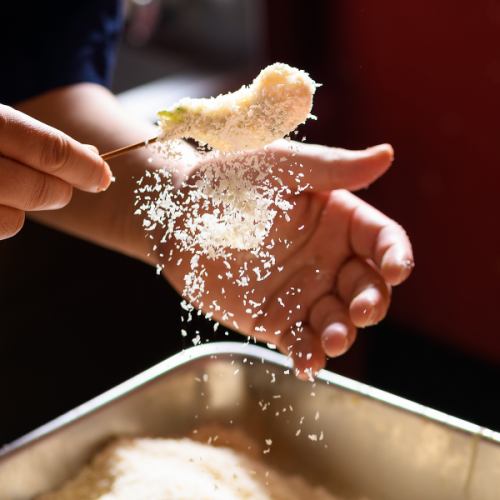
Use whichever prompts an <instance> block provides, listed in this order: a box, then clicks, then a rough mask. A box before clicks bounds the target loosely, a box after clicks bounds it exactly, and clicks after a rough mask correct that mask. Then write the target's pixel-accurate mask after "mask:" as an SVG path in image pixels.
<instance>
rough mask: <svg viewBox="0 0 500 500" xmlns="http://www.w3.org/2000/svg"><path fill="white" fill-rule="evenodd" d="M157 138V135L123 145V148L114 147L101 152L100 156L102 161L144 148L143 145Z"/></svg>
mask: <svg viewBox="0 0 500 500" xmlns="http://www.w3.org/2000/svg"><path fill="white" fill-rule="evenodd" d="M157 140H158V137H152V138H151V139H147V140H146V141H141V142H137V143H136V144H131V145H130V146H125V147H123V148H119V149H114V150H113V151H108V152H107V153H103V154H102V155H101V158H102V159H103V160H104V161H108V160H111V159H113V158H116V157H117V156H121V155H123V154H125V153H128V152H130V151H134V150H136V149H140V148H144V147H145V146H148V145H149V144H152V143H153V142H156V141H157Z"/></svg>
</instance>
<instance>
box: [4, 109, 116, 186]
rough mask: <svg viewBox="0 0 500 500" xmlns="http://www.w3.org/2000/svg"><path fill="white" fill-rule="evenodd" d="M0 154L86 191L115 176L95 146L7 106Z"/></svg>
mask: <svg viewBox="0 0 500 500" xmlns="http://www.w3.org/2000/svg"><path fill="white" fill-rule="evenodd" d="M0 154H1V155H2V156H4V157H7V158H10V159H12V160H16V161H17V162H19V163H23V164H25V165H27V166H29V167H32V168H33V169H36V170H38V171H40V172H43V173H47V174H50V175H53V176H54V177H57V178H59V179H61V180H63V181H65V182H67V183H68V184H71V185H72V186H75V187H77V188H79V189H82V190H84V191H89V192H99V191H103V190H105V189H107V187H108V186H109V184H110V182H111V178H112V174H111V170H110V168H109V166H108V165H107V164H106V163H105V162H104V161H103V160H102V159H101V157H100V156H99V155H98V153H97V152H96V150H95V148H93V147H87V146H85V145H83V144H80V143H79V142H77V141H75V140H74V139H72V138H71V137H69V136H67V135H66V134H64V133H62V132H60V131H59V130H56V129H54V128H52V127H49V126H48V125H45V124H43V123H41V122H39V121H37V120H35V119H33V118H31V117H29V116H28V115H25V114H24V113H21V112H19V111H16V110H14V109H12V108H10V107H8V106H3V105H0Z"/></svg>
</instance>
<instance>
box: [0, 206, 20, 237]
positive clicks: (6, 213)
mask: <svg viewBox="0 0 500 500" xmlns="http://www.w3.org/2000/svg"><path fill="white" fill-rule="evenodd" d="M23 226H24V212H23V211H21V210H16V209H13V208H7V207H3V208H2V209H1V210H0V239H1V240H4V239H7V238H11V237H12V236H15V235H16V234H17V233H18V232H19V231H20V230H21V229H22V227H23Z"/></svg>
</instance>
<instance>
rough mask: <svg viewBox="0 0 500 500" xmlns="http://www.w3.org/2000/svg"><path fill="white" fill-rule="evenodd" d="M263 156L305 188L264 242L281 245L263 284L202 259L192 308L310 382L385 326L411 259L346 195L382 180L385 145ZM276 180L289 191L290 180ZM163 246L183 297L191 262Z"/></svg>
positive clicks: (400, 236)
mask: <svg viewBox="0 0 500 500" xmlns="http://www.w3.org/2000/svg"><path fill="white" fill-rule="evenodd" d="M266 151H267V152H268V154H269V155H271V156H270V157H272V158H280V159H281V162H283V159H284V158H287V159H288V160H289V164H290V165H297V164H299V165H300V171H301V172H302V174H301V175H302V179H301V183H302V184H303V185H307V186H308V188H307V189H306V190H304V191H302V192H301V193H299V194H296V195H291V197H290V200H291V201H292V204H293V208H292V209H291V210H289V211H288V212H287V216H286V217H281V216H278V217H276V219H275V222H274V225H273V227H272V229H271V231H270V233H269V235H268V237H267V242H266V243H265V244H267V243H268V242H269V241H271V240H273V241H274V242H277V241H278V242H279V243H277V244H276V245H275V246H274V248H273V250H272V253H273V255H274V257H275V262H273V264H272V266H271V268H270V269H269V270H270V273H269V276H268V277H267V278H266V279H263V280H259V279H258V277H259V275H258V274H255V273H252V272H249V273H248V274H247V278H248V279H249V281H248V282H247V283H246V286H245V287H241V286H240V285H238V284H237V283H236V280H235V276H234V269H231V270H230V271H231V273H228V266H227V263H226V264H225V263H224V262H223V261H222V260H221V259H215V260H210V259H207V258H203V257H201V259H200V264H199V265H200V269H203V270H204V277H203V279H204V282H205V289H204V292H203V293H202V295H200V296H199V297H197V299H196V301H195V304H194V305H195V306H196V307H198V308H201V309H202V310H203V311H204V312H205V313H209V314H210V315H211V316H213V318H214V319H215V320H216V321H219V322H221V323H223V324H226V325H227V326H230V327H231V328H233V329H236V330H238V331H239V332H241V333H243V334H245V335H249V336H255V337H256V338H257V339H259V340H262V341H265V342H269V343H272V344H275V345H277V346H278V348H279V349H280V350H281V351H282V352H284V353H286V354H290V355H291V356H292V358H293V360H294V365H295V367H296V369H297V374H298V375H300V376H302V377H307V376H310V375H311V374H312V373H314V372H315V371H317V370H318V369H320V368H322V367H323V365H324V363H325V355H326V356H338V355H340V354H342V353H344V352H345V351H346V350H347V349H349V347H350V346H351V345H352V343H353V342H354V340H355V338H356V328H357V327H365V326H369V325H372V324H375V323H377V322H379V321H380V320H381V319H382V318H384V316H385V315H386V312H387V309H388V307H389V303H390V297H391V287H392V286H394V285H397V284H399V283H401V282H402V281H404V280H405V279H406V278H407V277H408V276H409V274H410V272H411V269H412V267H413V256H412V250H411V245H410V242H409V240H408V237H407V236H406V233H405V232H404V230H403V229H402V228H401V227H400V226H399V225H398V224H397V223H396V222H394V221H392V220H391V219H389V218H388V217H386V216H385V215H383V214H382V213H380V212H379V211H377V210H376V209H375V208H373V207H371V206H370V205H368V204H367V203H365V202H364V201H362V200H361V199H360V198H358V197H356V196H355V195H353V194H352V193H350V192H349V191H347V190H355V189H359V188H362V187H366V186H367V185H369V184H370V183H371V182H372V181H374V180H375V179H376V178H378V177H379V176H380V175H382V174H383V173H384V172H385V171H386V170H387V168H388V167H389V166H390V164H391V162H392V148H391V147H390V146H389V145H381V146H377V147H374V148H370V149H368V150H364V151H348V150H343V149H336V148H328V147H325V146H317V145H309V144H302V143H290V141H278V142H277V143H275V144H273V145H271V146H269V147H268V148H267V149H266ZM242 154H243V153H242ZM244 154H247V155H248V154H252V153H244ZM291 168H296V167H291ZM196 172H199V169H198V170H196V171H195V172H192V173H191V175H196ZM277 175H278V176H279V175H280V174H277ZM281 177H282V180H283V182H287V183H290V185H291V187H292V190H293V191H295V188H296V186H295V185H293V184H294V182H295V181H294V180H293V179H294V178H295V177H294V176H293V175H292V176H289V175H287V176H281ZM168 244H169V246H170V250H171V253H169V255H170V259H169V262H166V263H165V270H164V274H165V275H166V277H167V279H168V280H169V281H170V282H171V283H172V284H173V285H174V286H175V287H176V288H177V289H178V290H179V292H182V290H183V288H184V284H185V283H184V279H185V276H186V274H187V273H190V272H191V271H192V269H191V268H190V257H191V256H190V255H186V252H181V251H179V250H178V249H177V248H176V246H175V245H174V244H173V242H172V241H170V242H169V243H168ZM170 250H169V251H170ZM233 255H234V263H235V264H234V266H236V267H238V268H239V269H241V268H242V267H245V269H251V268H252V266H254V265H255V258H254V257H253V256H252V255H250V254H249V253H248V252H242V251H239V252H234V254H233ZM174 262H180V265H174V264H173V263H174ZM214 305H215V306H214Z"/></svg>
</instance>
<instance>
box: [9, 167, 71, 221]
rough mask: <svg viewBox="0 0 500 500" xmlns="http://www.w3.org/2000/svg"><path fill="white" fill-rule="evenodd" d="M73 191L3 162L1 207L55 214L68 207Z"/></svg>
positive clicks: (66, 185)
mask: <svg viewBox="0 0 500 500" xmlns="http://www.w3.org/2000/svg"><path fill="white" fill-rule="evenodd" d="M72 191H73V190H72V187H71V186H70V185H69V184H68V183H67V182H64V181H62V180H60V179H58V178H56V177H53V176H51V175H47V174H43V173H41V172H39V171H37V170H33V169H32V168H29V167H26V166H25V165H21V164H20V163H17V162H15V161H12V160H9V159H7V158H0V204H1V205H4V206H8V207H11V208H14V209H18V210H23V211H37V210H53V209H57V208H62V207H64V206H66V205H67V204H68V203H69V202H70V200H71V196H72Z"/></svg>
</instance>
